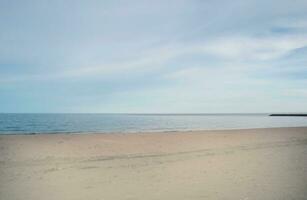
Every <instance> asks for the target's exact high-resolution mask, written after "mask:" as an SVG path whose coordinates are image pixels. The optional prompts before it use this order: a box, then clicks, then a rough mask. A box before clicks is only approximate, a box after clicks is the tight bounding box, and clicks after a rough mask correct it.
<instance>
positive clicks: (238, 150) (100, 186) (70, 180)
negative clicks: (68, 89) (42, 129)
mask: <svg viewBox="0 0 307 200" xmlns="http://www.w3.org/2000/svg"><path fill="white" fill-rule="evenodd" d="M0 199H1V200H43V199H46V200H78V199H80V200H81V199H82V200H95V199H97V200H98V199H99V200H103V199H105V200H113V199H114V200H121V199H133V200H138V199H140V200H151V199H157V200H158V199H159V200H161V199H162V200H163V199H165V200H181V199H185V200H193V199H227V200H232V199H233V200H239V199H245V200H250V199H260V200H266V199H267V200H274V199H276V200H282V199H285V200H289V199H307V128H273V129H249V130H227V131H195V132H172V133H144V134H141V133H138V134H86V135H84V134H83V135H82V134H75V135H68V134H67V135H65V134H61V135H52V134H50V135H21V136H20V135H19V136H18V135H14V136H12V135H11V136H9V135H6V136H3V135H2V136H0Z"/></svg>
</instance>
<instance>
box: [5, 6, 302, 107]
mask: <svg viewBox="0 0 307 200" xmlns="http://www.w3.org/2000/svg"><path fill="white" fill-rule="evenodd" d="M0 30H1V31H0V112H106V113H110V112H116V113H117V112H120V113H127V112H133V113H140V112H146V113H148V112H150V113H152V112H167V113H169V112H175V113H183V112H189V113H194V112H198V113H220V112H222V113H225V112H306V111H307V1H306V0H291V1H290V0H270V1H268V0H252V1H250V0H238V1H236V0H234V1H229V0H225V1H218V0H186V1H184V0H155V1H152V0H150V1H149V0H148V1H146V0H140V1H138V0H136V1H124V0H123V1H117V0H99V1H98V0H97V1H94V0H89V1H81V0H80V1H78V0H53V1H47V0H36V1H34V0H29V1H23V0H20V1H18V0H1V1H0Z"/></svg>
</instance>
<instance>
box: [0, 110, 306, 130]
mask: <svg viewBox="0 0 307 200" xmlns="http://www.w3.org/2000/svg"><path fill="white" fill-rule="evenodd" d="M299 126H307V117H270V116H268V114H182V115H178V114H143V115H142V114H0V134H33V133H90V132H100V133H110V132H111V133H112V132H147V131H178V130H215V129H245V128H266V127H299Z"/></svg>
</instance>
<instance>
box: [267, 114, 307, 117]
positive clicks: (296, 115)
mask: <svg viewBox="0 0 307 200" xmlns="http://www.w3.org/2000/svg"><path fill="white" fill-rule="evenodd" d="M270 116H271V117H307V114H270Z"/></svg>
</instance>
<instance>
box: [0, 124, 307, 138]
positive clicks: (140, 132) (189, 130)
mask: <svg viewBox="0 0 307 200" xmlns="http://www.w3.org/2000/svg"><path fill="white" fill-rule="evenodd" d="M284 128H307V126H287V127H265V128H263V127H259V128H258V127H256V128H225V129H182V130H161V131H160V130H158V131H153V130H148V131H114V132H113V131H109V132H102V131H92V132H91V131H84V132H80V131H76V132H37V133H34V132H32V133H30V132H29V133H15V132H12V133H0V137H1V136H9V135H11V136H17V135H96V134H99V135H103V134H105V135H108V134H156V133H185V132H189V133H194V132H214V131H235V130H237V131H245V130H254V129H255V130H259V129H260V130H261V129H284Z"/></svg>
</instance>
